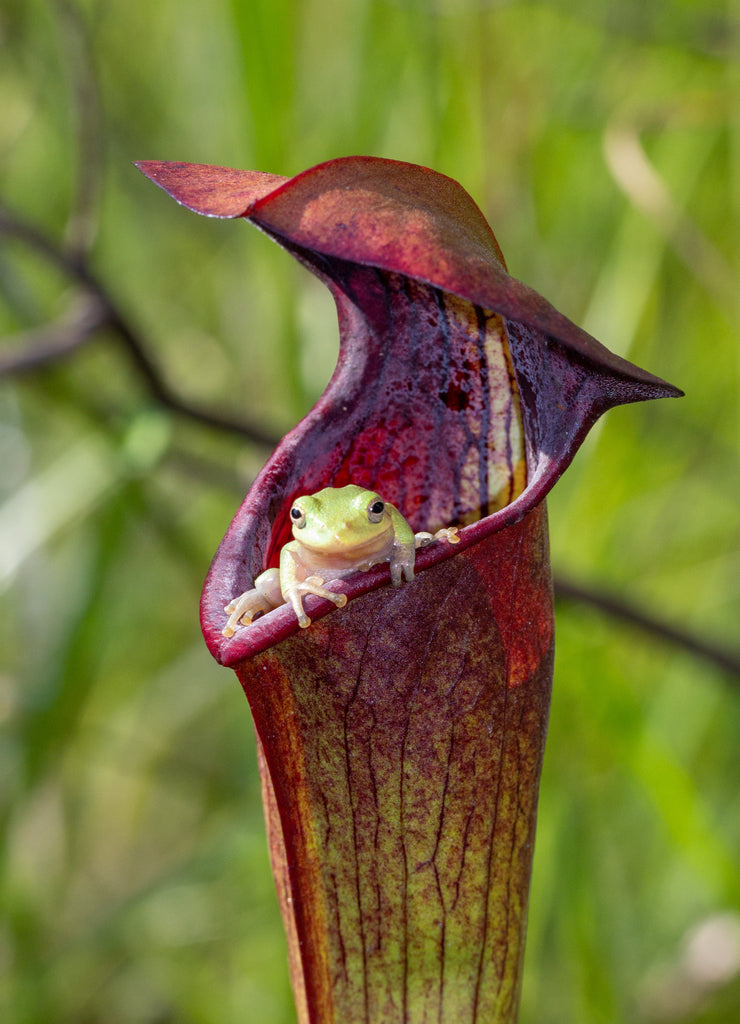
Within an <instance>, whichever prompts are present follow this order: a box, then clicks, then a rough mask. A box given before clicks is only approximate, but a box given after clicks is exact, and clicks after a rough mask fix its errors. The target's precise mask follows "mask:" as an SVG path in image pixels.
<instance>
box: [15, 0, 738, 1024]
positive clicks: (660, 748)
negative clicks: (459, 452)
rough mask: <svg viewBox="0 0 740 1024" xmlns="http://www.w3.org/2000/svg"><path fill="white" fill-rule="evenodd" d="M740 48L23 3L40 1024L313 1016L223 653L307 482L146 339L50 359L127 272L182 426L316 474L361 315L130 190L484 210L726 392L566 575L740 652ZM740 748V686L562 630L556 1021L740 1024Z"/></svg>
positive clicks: (674, 368)
mask: <svg viewBox="0 0 740 1024" xmlns="http://www.w3.org/2000/svg"><path fill="white" fill-rule="evenodd" d="M739 43H740V2H738V0H726V2H721V0H674V2H667V0H654V2H652V3H645V2H644V0H623V2H621V3H619V4H615V3H611V2H607V0H569V2H568V3H566V2H565V0H562V2H560V0H553V2H550V3H544V2H541V3H524V2H516V0H511V2H508V3H507V2H503V0H502V2H494V0H490V2H484V0H437V2H427V3H424V2H421V0H385V2H381V0H251V2H249V0H212V2H209V3H198V2H196V0H177V2H175V0H157V2H156V3H146V4H145V3H137V2H131V3H104V2H102V0H84V2H79V3H77V2H74V0H58V2H50V0H49V2H43V0H0V46H1V47H2V55H1V57H0V201H1V202H2V207H1V208H0V214H1V215H0V245H1V249H0V334H2V335H3V336H4V337H3V342H2V349H0V358H1V359H2V360H4V362H2V363H0V369H2V370H3V371H4V379H2V380H0V502H1V503H0V602H1V607H0V646H1V647H2V652H3V658H2V669H0V725H1V727H2V738H1V740H0V772H1V776H0V777H1V779H2V782H1V783H0V785H1V786H2V797H1V808H2V809H1V817H0V823H1V827H2V830H3V833H2V839H1V840H0V842H1V844H2V846H1V849H2V852H1V855H0V857H1V860H0V863H1V865H2V883H1V888H0V893H1V895H0V899H2V921H1V922H0V1019H1V1020H2V1021H3V1022H8V1024H26V1022H27V1024H67V1022H69V1024H72V1022H74V1024H97V1022H102V1021H105V1022H106V1024H164V1022H178V1024H179V1022H182V1024H191V1022H192V1024H195V1022H197V1024H211V1022H212V1024H236V1022H237V1021H238V1022H248V1024H251V1022H255V1024H289V1022H290V1021H293V1020H294V1019H295V1018H294V1011H293V1008H292V998H291V994H290V990H289V986H288V981H287V967H286V956H285V947H284V940H283V936H282V928H281V924H280V921H279V917H278V911H277V903H276V899H275V897H274V894H273V889H272V879H271V876H270V871H269V865H268V858H267V853H266V845H265V839H264V829H263V822H262V812H261V805H260V796H259V783H258V778H257V771H256V765H255V752H254V740H253V734H252V727H251V721H250V715H249V709H248V706H247V704H246V701H245V700H244V698H243V695H242V694H241V691H240V689H239V687H238V683H237V681H236V679H235V677H234V676H233V674H232V673H231V672H229V671H227V670H225V669H219V668H218V667H217V666H216V664H215V663H214V662H212V661H211V659H210V657H209V655H208V654H207V652H206V650H205V647H204V645H203V643H202V641H201V637H200V632H199V627H198V621H197V606H198V597H199V590H200V586H201V582H202V579H203V577H204V575H205V572H206V570H207V567H208V564H209V561H210V558H211V555H212V553H213V552H214V551H215V548H216V546H217V544H218V542H219V540H220V538H221V536H222V534H223V532H224V531H225V529H226V526H227V524H228V522H229V520H230V518H231V516H232V514H233V512H234V511H235V509H236V507H237V505H238V503H239V501H240V499H241V496H242V494H243V493H244V491H245V490H246V489H247V487H248V486H249V484H250V481H251V480H252V478H253V476H254V474H255V472H256V471H257V470H258V468H259V467H260V465H261V464H262V462H263V461H264V459H265V458H266V457H267V455H268V454H269V448H268V447H267V446H264V445H258V444H253V443H250V442H249V441H247V440H245V439H243V438H239V437H238V436H236V435H235V434H233V433H230V432H228V431H224V430H219V429H215V428H213V427H209V426H207V425H205V424H204V423H202V422H199V421H198V419H197V418H194V417H192V416H187V415H182V414H179V413H177V412H175V411H173V410H171V409H168V408H166V407H165V406H164V405H163V404H162V403H161V402H159V401H157V400H156V399H155V396H154V395H153V393H152V391H151V389H150V388H148V387H147V385H146V382H145V381H144V379H143V378H142V375H141V373H140V372H139V371H138V370H137V368H136V364H135V360H134V359H132V355H131V350H130V347H129V348H127V346H126V345H125V344H123V342H122V337H121V332H120V330H114V329H110V328H107V329H103V330H97V331H93V330H91V331H90V332H89V336H88V337H87V340H86V342H85V344H83V345H79V346H77V347H75V348H74V349H70V351H69V353H68V355H67V356H66V358H63V359H54V360H52V361H48V362H44V363H43V364H42V365H38V366H35V367H32V368H29V367H25V372H21V370H22V369H23V366H22V365H21V364H22V363H23V354H24V353H29V352H33V353H37V352H39V346H41V345H51V346H52V347H53V346H55V345H56V346H57V347H60V346H62V347H63V346H64V344H65V342H66V343H68V344H71V342H72V341H73V340H74V339H75V338H76V337H79V335H80V324H85V323H90V322H92V323H93V325H94V323H95V316H96V314H97V312H98V310H97V309H96V307H95V306H94V304H92V305H91V303H90V299H89V292H87V291H86V290H85V289H84V288H82V287H81V285H80V274H84V273H85V272H86V271H85V270H79V268H80V267H87V268H89V269H90V271H92V272H93V273H94V274H95V275H96V277H97V279H98V281H100V282H102V284H103V285H104V287H105V289H106V290H107V291H108V293H109V294H110V296H111V297H112V299H113V301H114V302H115V304H116V306H117V308H118V310H119V311H120V314H121V317H122V318H124V319H125V322H126V324H127V325H128V328H129V331H130V333H133V334H135V335H136V336H137V337H138V338H139V339H140V342H141V344H142V345H143V346H144V347H145V350H146V352H147V353H148V355H149V358H150V359H151V360H152V361H153V363H154V364H156V366H157V367H158V368H159V371H160V373H161V375H162V377H163V379H164V380H165V381H166V382H167V386H168V387H169V388H170V389H171V391H172V392H173V393H174V394H176V395H177V396H178V397H179V398H180V399H182V401H183V402H185V403H186V404H188V405H190V406H194V407H197V408H200V409H209V410H214V411H218V412H219V414H221V415H223V416H224V417H231V418H233V419H235V420H239V419H242V420H246V419H248V420H250V421H251V422H252V423H256V424H258V425H260V427H261V428H262V429H263V431H265V432H266V433H268V434H270V435H274V436H275V437H278V436H280V434H281V433H282V432H284V431H285V430H286V429H288V428H289V427H290V426H291V425H292V424H293V423H294V422H295V421H296V420H297V418H299V417H300V416H301V415H302V414H303V413H305V411H306V410H307V409H308V408H309V407H310V406H311V404H312V403H313V401H314V400H315V399H316V397H317V395H318V394H319V393H320V392H321V390H322V389H323V387H324V384H325V383H326V380H327V379H328V376H329V374H330V372H331V369H332V366H333V361H334V357H335V353H336V345H337V341H336V324H335V318H334V313H333V309H332V305H331V302H330V299H329V297H328V294H325V293H324V291H323V289H322V287H321V286H320V285H319V284H318V283H317V282H315V281H314V280H312V279H311V278H310V276H309V275H308V274H306V273H305V271H303V270H302V269H301V268H299V267H298V266H297V265H295V264H294V263H293V261H292V260H291V259H290V257H289V256H287V255H286V254H285V253H282V252H281V251H280V250H278V249H277V248H276V247H275V246H274V245H272V243H271V242H270V241H268V240H267V239H265V238H264V237H262V236H260V235H259V234H258V233H257V232H255V231H254V230H252V229H251V228H249V227H248V226H246V225H243V224H241V223H234V222H220V221H209V220H207V219H204V218H199V217H196V216H193V215H191V214H190V213H188V212H186V211H185V210H183V209H181V208H179V207H177V206H176V205H175V204H174V203H173V202H171V201H170V200H169V199H167V198H166V197H165V196H164V195H163V193H162V192H160V191H159V190H158V189H156V188H154V187H153V186H152V185H151V184H150V183H148V182H147V181H145V179H144V178H143V177H141V176H140V175H139V174H138V172H136V170H135V169H134V168H132V166H131V161H132V160H136V159H166V160H185V161H193V162H203V163H216V164H225V165H232V166H236V167H250V168H256V169H260V170H266V171H272V172H276V173H279V174H293V173H296V172H298V171H300V170H302V169H304V168H305V167H308V166H310V165H312V164H314V163H317V162H320V161H322V160H325V159H328V158H330V157H334V156H340V155H346V154H352V153H370V154H374V155H377V156H385V157H393V158H397V159H402V160H409V161H413V162H417V163H422V164H427V165H429V166H432V167H434V168H435V169H437V170H439V171H442V172H444V173H446V174H449V175H451V176H452V177H454V178H457V179H458V180H459V181H460V182H461V183H462V184H463V185H464V186H465V187H466V188H467V190H468V191H469V192H470V193H471V194H472V196H473V197H474V198H475V200H476V201H477V202H478V204H479V205H480V206H481V208H482V209H483V210H484V212H485V213H486V215H487V216H488V218H489V220H490V222H491V223H492V225H493V227H494V230H495V231H496V234H497V237H498V240H499V242H500V244H501V246H502V248H503V250H504V252H505V254H506V257H507V260H508V263H509V267H510V270H511V272H512V273H513V274H514V275H515V276H517V277H519V278H522V279H523V280H525V281H526V282H527V283H529V284H530V285H532V286H534V287H535V288H537V289H538V290H539V291H541V292H542V293H543V294H544V295H546V296H547V297H548V298H549V299H550V300H551V301H552V302H554V303H555V304H556V305H557V306H558V307H559V308H560V309H561V310H562V311H563V312H565V313H566V314H567V315H569V316H570V317H571V318H572V319H574V320H575V321H577V322H578V323H580V324H582V325H583V326H584V327H586V329H588V330H589V331H591V332H592V333H594V334H596V335H597V336H598V337H599V338H600V339H601V340H602V341H603V342H604V343H605V344H607V345H608V346H610V347H611V348H613V349H615V350H617V351H619V352H620V353H622V354H624V355H626V356H627V357H629V358H630V359H632V360H634V361H636V362H638V363H640V364H641V365H643V366H645V367H646V368H648V369H650V370H652V371H653V372H655V373H657V374H659V375H660V376H663V377H665V378H667V379H668V380H670V381H671V382H673V383H675V384H677V385H679V386H681V387H683V388H685V390H686V392H687V396H686V398H684V399H682V400H681V401H680V402H674V401H664V402H656V403H651V404H647V405H644V406H632V407H627V408H622V409H618V410H616V411H614V412H611V413H610V414H609V415H608V417H607V418H606V419H605V420H604V421H603V423H601V424H599V426H598V427H597V428H596V430H595V431H594V432H593V434H592V436H591V437H590V438H589V440H588V441H587V443H586V444H585V446H584V448H583V450H582V451H581V452H580V454H579V455H578V457H577V459H576V462H575V464H574V465H573V467H572V468H571V469H570V470H569V472H568V474H567V475H566V477H565V478H564V479H563V480H562V481H561V483H560V484H559V485H558V487H557V488H556V490H555V492H554V493H553V495H552V498H551V500H550V512H551V524H552V547H553V564H554V567H555V570H556V572H559V573H561V574H563V575H566V574H567V576H568V577H569V578H572V579H574V580H576V581H579V582H581V583H584V584H586V585H588V586H593V587H597V588H605V589H607V590H609V591H613V592H615V593H617V594H619V595H621V596H622V597H624V598H627V599H628V600H630V601H633V602H635V603H636V604H637V605H639V606H640V607H641V608H644V609H646V610H647V611H648V612H650V614H652V615H654V616H658V617H660V618H662V619H665V620H666V621H668V622H670V623H672V624H673V625H674V626H676V627H677V628H678V629H679V630H687V631H689V632H691V633H693V634H697V635H699V636H700V637H702V638H703V639H704V641H705V642H707V643H708V644H710V645H715V644H716V645H719V646H724V647H728V646H731V645H732V644H733V643H735V644H736V643H737V623H738V621H740V614H739V610H738V589H739V587H738V581H740V556H739V552H738V498H739V497H740V487H739V486H738V485H739V484H740V479H739V476H738V466H737V454H738V402H737V395H738V350H739V346H738V341H739V330H738V322H739V318H738V314H739V313H740V299H739V297H738V287H737V271H738V265H739V263H740V252H739V249H738V237H739V236H740V120H739V118H740V63H739V56H740V50H739ZM10 215H12V218H14V219H9V218H10ZM29 227H30V228H33V229H35V230H36V231H38V232H41V234H42V236H43V237H44V238H45V239H46V240H48V242H49V243H50V247H47V246H46V243H45V242H42V241H41V240H40V239H39V238H38V237H36V236H33V237H28V231H27V228H29ZM60 254H63V258H62V259H60V258H59V256H60ZM65 261H66V262H65ZM75 268H77V270H75ZM129 340H130V339H129ZM739 736H740V692H739V691H738V688H737V679H735V681H734V683H733V679H732V677H731V675H730V674H729V673H727V672H725V671H722V670H721V669H719V668H717V667H713V665H712V663H711V662H710V661H708V660H707V659H706V658H700V657H695V656H693V655H691V654H689V653H687V652H686V651H685V650H683V649H682V648H681V647H680V646H677V645H675V644H671V643H666V642H663V641H660V640H658V639H656V638H651V637H650V636H649V635H647V634H645V633H644V632H643V631H640V630H637V629H635V628H632V627H628V626H626V625H624V624H622V623H620V622H618V621H615V620H614V619H612V618H610V617H608V616H604V615H603V614H602V613H600V612H598V611H596V610H595V609H593V608H591V607H589V606H588V605H584V604H574V603H565V602H563V603H561V604H560V605H559V607H558V652H557V665H556V678H555V690H554V700H553V713H552V724H551V732H550V737H549V742H548V750H547V756H546V762H545V772H544V778H543V785H542V797H541V813H540V824H539V833H538V845H537V850H536V856H535V868H534V879H533V889H532V902H531V914H530V937H529V945H528V952H527V962H526V972H525V983H524V992H523V1001H522V1015H521V1020H522V1024H535V1022H536V1024H563V1022H566V1021H567V1022H569V1024H599V1022H604V1024H622V1022H624V1024H627V1022H630V1024H664V1022H685V1024H700V1022H701V1024H710V1022H714V1024H725V1022H727V1024H730V1022H732V1021H736V1020H738V1019H740V975H738V970H739V969H740V914H739V908H740V876H739V874H738V850H739V846H740V844H739V842H738V840H739V838H740V789H739V787H738V748H739V743H738V738H739Z"/></svg>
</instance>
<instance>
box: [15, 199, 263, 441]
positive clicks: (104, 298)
mask: <svg viewBox="0 0 740 1024" xmlns="http://www.w3.org/2000/svg"><path fill="white" fill-rule="evenodd" d="M0 234H4V235H7V236H10V237H13V238H17V239H18V240H20V241H22V242H23V243H24V244H25V245H28V246H29V247H30V248H32V249H34V250H35V251H36V252H37V253H39V255H41V256H42V257H43V258H44V259H45V260H46V261H47V262H49V263H51V264H53V265H54V266H56V267H57V268H58V269H59V270H61V271H62V272H63V273H64V274H65V275H66V276H67V277H70V278H72V279H73V280H75V281H77V282H78V283H79V284H81V285H82V286H83V287H84V288H85V290H86V291H87V292H88V294H89V295H90V296H91V297H92V298H93V299H95V300H96V301H97V303H98V304H99V307H100V309H101V310H102V320H101V323H100V325H99V326H100V327H106V328H108V329H109V330H112V331H114V332H115V334H116V335H117V336H118V338H119V340H120V341H121V342H122V343H123V345H124V347H125V349H126V351H127V352H128V355H129V358H130V359H131V361H132V362H133V364H134V367H135V369H136V370H137V372H138V374H139V376H140V377H141V378H142V379H143V381H144V382H145V384H146V386H147V388H148V390H149V393H150V394H151V395H152V397H153V398H154V399H155V401H157V402H159V403H160V404H161V405H163V406H165V408H167V409H170V410H171V411H172V412H175V413H178V414H180V415H181V416H185V417H187V418H189V419H192V420H196V421H197V422H199V423H203V424H205V425H206V426H209V427H214V428H216V429H217V430H225V431H229V432H230V433H234V434H238V435H239V436H240V437H246V438H248V439H249V440H250V441H253V442H255V443H256V444H262V445H268V446H270V447H272V446H274V445H275V444H277V441H278V438H276V437H275V436H274V435H273V434H272V433H270V432H268V431H266V430H263V429H262V428H261V427H259V426H256V425H255V424H250V423H244V422H242V421H239V420H233V419H231V417H229V416H223V415H222V414H221V413H218V412H212V411H210V410H208V409H201V408H199V407H198V406H195V405H192V404H191V403H189V402H186V401H185V400H184V399H182V398H180V396H179V395H176V394H175V393H174V391H172V390H171V388H170V386H169V385H168V384H167V382H166V381H165V380H164V378H163V376H162V374H161V373H160V371H159V368H158V367H157V366H156V364H155V363H154V361H153V360H152V359H151V357H150V356H149V354H148V351H147V347H146V345H145V343H144V342H143V340H142V338H141V337H140V335H139V334H138V332H137V331H136V329H135V328H134V327H133V325H132V324H131V323H130V322H129V321H128V319H127V318H126V317H125V316H124V315H123V313H122V312H121V310H120V309H119V307H118V306H117V305H116V303H115V302H114V301H113V299H112V298H111V296H110V295H109V294H108V292H107V290H106V289H105V288H104V287H103V285H102V284H101V282H100V281H98V279H97V277H96V276H95V275H94V274H93V273H92V271H91V270H90V269H89V268H88V267H87V265H86V264H85V262H84V261H83V260H82V259H80V257H79V256H74V255H71V254H69V253H67V252H65V251H64V250H63V249H62V248H61V247H60V246H58V245H55V244H54V243H53V242H52V241H51V240H50V239H48V238H47V237H46V236H45V235H43V234H42V233H41V232H40V231H38V230H37V229H36V228H35V227H33V226H32V225H30V224H28V223H27V222H26V221H24V220H22V219H21V218H18V217H16V216H15V215H13V214H11V213H10V212H9V211H7V210H3V209H2V208H0ZM47 340H48V339H47ZM68 341H69V339H68ZM74 347H75V346H74V345H72V344H71V343H70V344H68V346H67V349H66V351H62V350H61V349H60V348H58V349H57V350H56V351H54V350H53V349H52V350H50V351H48V352H47V362H48V361H51V360H52V359H57V358H60V357H61V356H62V355H65V354H67V352H68V351H71V350H72V348H74ZM15 358H16V360H18V358H19V357H15ZM28 358H29V359H33V358H35V359H36V363H37V365H40V364H41V362H42V361H43V358H42V355H41V353H36V354H35V356H34V355H32V354H29V356H28Z"/></svg>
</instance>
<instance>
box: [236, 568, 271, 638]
mask: <svg viewBox="0 0 740 1024" xmlns="http://www.w3.org/2000/svg"><path fill="white" fill-rule="evenodd" d="M282 603H283V598H282V595H281V593H280V579H279V576H278V570H277V569H268V570H267V571H266V572H263V573H261V574H260V575H259V576H258V577H257V579H256V580H255V581H254V588H253V589H252V590H245V591H244V593H243V594H240V595H239V597H235V598H234V599H233V601H229V603H228V604H227V605H226V607H225V608H224V611H225V612H226V614H227V615H228V616H229V621H228V622H227V623H226V625H225V626H224V628H223V629H222V630H221V635H222V636H226V637H232V636H233V635H234V633H235V632H236V628H237V626H251V625H252V620H253V619H254V617H255V616H256V615H261V614H262V613H263V612H270V611H272V609H273V608H277V607H278V606H279V605H281V604H282Z"/></svg>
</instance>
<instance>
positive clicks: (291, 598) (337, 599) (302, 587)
mask: <svg viewBox="0 0 740 1024" xmlns="http://www.w3.org/2000/svg"><path fill="white" fill-rule="evenodd" d="M298 551H300V547H298ZM305 572H306V568H305V566H304V565H303V563H302V562H301V560H300V557H299V556H298V555H297V553H296V544H295V542H294V541H291V542H290V543H289V544H286V545H285V547H284V548H283V550H282V551H281V552H280V588H281V590H282V595H283V600H284V601H286V602H288V603H289V604H290V605H291V607H292V609H293V611H294V612H295V613H296V616H297V618H298V625H299V626H300V627H301V628H302V629H305V628H306V627H307V626H310V625H311V620H310V618H309V617H308V615H306V612H305V609H304V607H303V597H304V595H305V594H314V595H315V596H316V597H325V598H326V599H327V600H329V601H333V602H334V604H335V605H336V606H337V608H344V606H345V605H346V603H347V595H346V594H335V593H334V592H333V591H331V590H327V589H326V587H325V586H324V585H323V584H324V579H323V577H322V576H315V575H313V576H306V575H305Z"/></svg>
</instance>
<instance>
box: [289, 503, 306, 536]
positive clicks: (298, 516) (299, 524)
mask: <svg viewBox="0 0 740 1024" xmlns="http://www.w3.org/2000/svg"><path fill="white" fill-rule="evenodd" d="M290 518H291V519H292V520H293V526H295V527H296V529H298V530H302V529H303V527H304V526H305V525H306V513H305V512H304V511H303V509H302V508H300V507H299V506H298V505H294V506H293V508H292V509H291V510H290Z"/></svg>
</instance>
